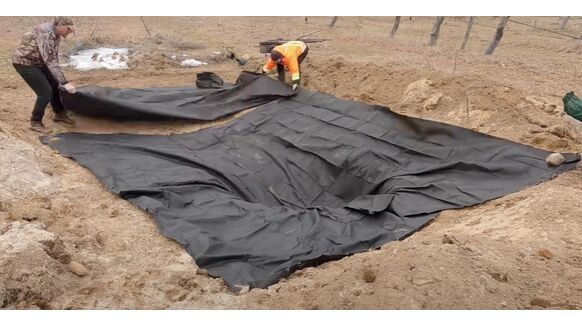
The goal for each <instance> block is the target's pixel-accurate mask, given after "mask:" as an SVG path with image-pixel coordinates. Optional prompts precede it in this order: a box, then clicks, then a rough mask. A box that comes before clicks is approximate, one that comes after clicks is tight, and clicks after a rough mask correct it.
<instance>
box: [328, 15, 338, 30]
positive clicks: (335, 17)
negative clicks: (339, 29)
mask: <svg viewBox="0 0 582 328" xmlns="http://www.w3.org/2000/svg"><path fill="white" fill-rule="evenodd" d="M338 18H339V16H333V18H332V19H331V22H329V25H328V27H330V28H331V27H334V25H335V22H337V19H338Z"/></svg>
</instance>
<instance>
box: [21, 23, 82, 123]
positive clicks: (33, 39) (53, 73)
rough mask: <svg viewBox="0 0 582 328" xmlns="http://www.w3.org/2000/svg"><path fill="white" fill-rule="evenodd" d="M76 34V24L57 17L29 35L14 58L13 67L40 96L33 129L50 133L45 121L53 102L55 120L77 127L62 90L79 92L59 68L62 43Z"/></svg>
mask: <svg viewBox="0 0 582 328" xmlns="http://www.w3.org/2000/svg"><path fill="white" fill-rule="evenodd" d="M73 32H74V28H73V21H72V20H71V19H70V18H68V17H57V18H55V20H54V21H52V22H47V23H43V24H40V25H38V26H36V27H34V28H33V29H32V31H30V32H28V33H26V34H25V35H24V37H23V38H22V41H21V43H20V45H19V46H18V48H17V49H16V51H15V52H14V55H13V56H12V64H13V66H14V68H15V69H16V71H17V72H18V74H20V76H22V78H23V79H24V81H25V82H26V83H27V84H28V85H29V86H30V88H31V89H32V90H33V91H34V93H36V103H35V104H34V109H33V111H32V117H31V119H30V129H31V130H34V131H37V132H41V133H46V132H47V129H46V127H45V126H44V124H43V123H42V118H43V116H44V112H45V110H46V107H47V105H48V104H49V103H50V104H51V107H52V109H53V111H54V112H55V116H54V118H53V121H55V122H63V123H68V124H73V123H75V121H74V120H73V119H72V118H71V117H69V116H68V115H67V112H66V111H65V108H64V107H63V104H62V102H61V97H60V95H59V88H63V89H64V90H66V91H67V92H70V93H75V92H76V89H75V86H74V85H73V84H71V83H70V82H69V81H68V80H67V79H66V78H65V75H64V74H63V72H62V71H61V68H60V67H59V44H60V42H61V37H63V38H66V37H67V36H68V35H69V34H70V33H73Z"/></svg>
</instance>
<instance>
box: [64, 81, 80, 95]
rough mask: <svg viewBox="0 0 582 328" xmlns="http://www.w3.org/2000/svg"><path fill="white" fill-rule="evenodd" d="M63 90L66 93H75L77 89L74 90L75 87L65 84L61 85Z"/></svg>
mask: <svg viewBox="0 0 582 328" xmlns="http://www.w3.org/2000/svg"><path fill="white" fill-rule="evenodd" d="M63 89H65V90H67V92H68V93H75V92H77V89H76V88H75V86H74V85H73V84H72V83H67V84H65V85H63Z"/></svg>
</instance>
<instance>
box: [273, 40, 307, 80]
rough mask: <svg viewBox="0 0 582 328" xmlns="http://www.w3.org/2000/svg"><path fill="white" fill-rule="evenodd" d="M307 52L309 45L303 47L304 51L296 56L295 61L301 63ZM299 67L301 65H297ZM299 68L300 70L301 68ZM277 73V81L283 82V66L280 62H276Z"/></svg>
mask: <svg viewBox="0 0 582 328" xmlns="http://www.w3.org/2000/svg"><path fill="white" fill-rule="evenodd" d="M308 52H309V47H305V51H304V52H303V53H302V54H301V55H299V57H297V61H298V62H299V65H301V63H302V62H303V60H305V57H307V53H308ZM299 67H301V66H299ZM299 70H300V71H301V68H300V69H299ZM277 75H278V76H279V81H283V82H285V66H283V65H281V64H277Z"/></svg>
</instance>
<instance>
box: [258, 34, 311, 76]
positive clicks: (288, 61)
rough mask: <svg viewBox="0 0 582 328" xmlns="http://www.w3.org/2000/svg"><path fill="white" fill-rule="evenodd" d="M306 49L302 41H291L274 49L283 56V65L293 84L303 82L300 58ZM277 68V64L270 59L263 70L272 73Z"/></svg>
mask: <svg viewBox="0 0 582 328" xmlns="http://www.w3.org/2000/svg"><path fill="white" fill-rule="evenodd" d="M305 48H307V46H306V45H305V43H303V42H301V41H289V42H286V43H283V44H281V45H278V46H276V47H275V48H273V50H276V51H278V52H279V53H281V55H283V63H282V64H283V65H284V66H285V68H286V69H287V70H288V71H289V72H290V73H291V81H292V82H293V83H299V81H300V80H301V73H300V72H299V61H298V58H299V56H301V54H302V53H303V52H304V51H305ZM275 67H277V62H276V61H274V60H272V59H269V60H268V61H267V63H266V64H265V66H264V67H263V70H264V71H265V72H271V71H273V70H274V69H275Z"/></svg>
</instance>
